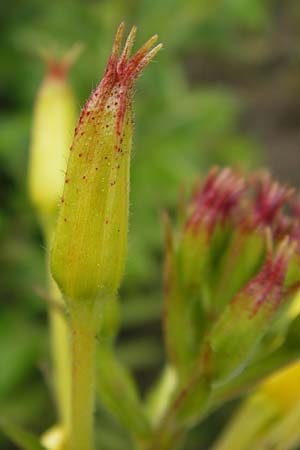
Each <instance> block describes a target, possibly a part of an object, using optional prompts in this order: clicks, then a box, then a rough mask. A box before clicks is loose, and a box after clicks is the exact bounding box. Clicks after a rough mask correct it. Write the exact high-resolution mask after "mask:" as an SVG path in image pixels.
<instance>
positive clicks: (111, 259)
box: [52, 23, 161, 300]
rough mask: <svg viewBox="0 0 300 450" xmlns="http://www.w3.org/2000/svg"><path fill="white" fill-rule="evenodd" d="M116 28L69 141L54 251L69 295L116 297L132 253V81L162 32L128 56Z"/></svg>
mask: <svg viewBox="0 0 300 450" xmlns="http://www.w3.org/2000/svg"><path fill="white" fill-rule="evenodd" d="M123 31H124V24H123V23H122V24H121V25H120V26H119V28H118V31H117V34H116V38H115V41H114V44H113V49H112V53H111V56H110V58H109V61H108V64H107V68H106V71H105V74H104V77H103V79H102V81H101V83H100V84H99V85H98V86H97V88H96V89H95V91H94V92H93V93H92V95H91V97H90V98H89V100H88V101H87V103H86V105H85V106H84V108H83V111H82V113H81V116H80V119H79V124H78V126H77V128H76V129H75V136H74V140H73V144H72V146H71V153H70V157H69V161H68V167H67V172H66V178H65V189H64V194H63V198H62V205H61V209H60V215H59V219H58V224H57V230H56V236H55V241H54V247H53V251H52V272H53V276H54V278H55V280H56V281H57V283H58V285H59V286H60V288H61V290H62V291H63V293H64V294H65V296H66V298H69V299H81V300H82V299H90V300H94V299H96V298H101V297H111V296H113V295H115V293H116V291H117V289H118V288H119V285H120V282H121V278H122V275H123V269H124V264H125V258H126V248H127V229H128V206H129V200H128V197H129V168H130V153H131V142H132V132H133V112H132V90H133V85H134V81H135V80H136V78H137V77H138V75H139V74H140V72H141V71H142V69H143V68H144V67H145V66H146V65H147V64H148V62H149V61H151V59H152V58H153V57H154V55H155V54H156V53H157V52H158V51H159V49H160V48H161V45H157V46H156V47H154V48H153V49H152V50H150V48H151V46H152V45H153V44H154V42H155V41H156V40H157V36H153V37H152V38H151V39H149V41H148V42H146V44H144V45H143V46H142V48H141V49H140V50H139V51H138V52H137V53H136V54H135V55H134V56H133V57H131V58H130V50H131V47H132V45H133V41H134V36H135V32H136V28H135V27H133V29H132V30H131V32H130V34H129V36H128V38H127V41H126V43H125V47H124V49H123V52H122V54H121V56H119V50H120V45H121V40H122V35H123Z"/></svg>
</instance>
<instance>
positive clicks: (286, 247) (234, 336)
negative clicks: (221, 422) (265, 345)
mask: <svg viewBox="0 0 300 450" xmlns="http://www.w3.org/2000/svg"><path fill="white" fill-rule="evenodd" d="M294 251H295V244H294V243H291V242H290V240H289V239H288V238H286V239H284V241H282V242H281V244H280V245H279V248H278V250H277V252H276V253H275V255H274V256H273V255H272V253H271V249H269V250H268V253H267V257H266V260H265V263H264V265H263V267H262V269H261V271H260V272H259V274H258V275H256V276H255V277H254V278H253V279H252V280H250V281H249V282H248V284H246V286H245V287H244V288H243V289H241V291H240V292H239V293H238V294H237V295H236V296H235V297H234V298H233V300H232V301H231V302H230V303H229V304H228V306H227V307H226V308H225V310H224V312H223V313H222V315H221V316H220V318H219V319H218V321H217V322H216V324H215V325H214V327H213V329H212V331H211V333H210V336H209V338H208V342H209V346H210V348H211V351H212V355H213V361H214V363H213V367H214V368H213V372H214V375H213V378H214V383H215V384H220V383H221V384H223V383H224V382H227V381H228V380H229V379H231V378H232V377H235V376H237V374H238V373H239V372H240V371H241V370H242V369H243V368H244V367H245V366H246V365H247V364H248V363H249V359H250V357H251V356H252V354H253V352H254V351H257V350H258V346H259V343H260V341H261V339H262V338H263V336H264V335H265V333H266V331H267V330H268V329H269V328H270V326H271V323H272V321H273V319H274V317H275V315H276V313H277V312H278V310H279V308H280V306H281V304H282V303H283V300H284V281H285V277H286V274H287V269H288V264H289V262H290V260H291V258H292V256H293V254H294Z"/></svg>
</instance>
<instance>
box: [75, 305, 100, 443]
mask: <svg viewBox="0 0 300 450" xmlns="http://www.w3.org/2000/svg"><path fill="white" fill-rule="evenodd" d="M71 340H72V343H71V349H72V391H71V395H72V399H71V430H70V431H71V435H70V443H71V445H70V450H93V448H94V442H93V441H94V438H93V412H94V411H93V410H94V378H95V362H96V355H95V353H96V325H95V321H94V318H93V314H92V311H91V310H90V309H89V308H88V306H86V305H84V304H81V305H79V306H78V305H76V306H75V307H74V308H73V309H71Z"/></svg>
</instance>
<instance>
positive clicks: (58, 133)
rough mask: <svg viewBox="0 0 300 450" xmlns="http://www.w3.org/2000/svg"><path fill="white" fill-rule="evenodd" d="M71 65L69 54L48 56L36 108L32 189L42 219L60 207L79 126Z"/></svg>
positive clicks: (31, 164)
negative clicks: (70, 80)
mask: <svg viewBox="0 0 300 450" xmlns="http://www.w3.org/2000/svg"><path fill="white" fill-rule="evenodd" d="M68 66H69V60H68V58H66V59H64V60H63V61H62V62H57V61H55V60H52V59H49V60H48V73H47V75H46V77H45V79H44V81H43V83H42V85H41V87H40V89H39V92H38V96H37V99H36V103H35V108H34V117H33V128H32V140H31V151H30V162H29V191H30V197H31V200H32V202H33V204H34V205H35V207H36V208H37V210H38V213H39V214H40V216H41V218H42V219H45V216H46V217H48V216H49V215H52V214H53V213H55V212H56V210H57V206H58V203H59V197H60V196H61V194H62V189H63V180H64V172H65V169H66V161H67V156H68V149H69V146H70V143H71V138H72V130H73V129H74V126H75V120H76V104H75V99H74V95H73V92H72V90H71V89H70V86H69V83H68V80H67V76H66V72H67V69H68Z"/></svg>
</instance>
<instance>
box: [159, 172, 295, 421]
mask: <svg viewBox="0 0 300 450" xmlns="http://www.w3.org/2000/svg"><path fill="white" fill-rule="evenodd" d="M298 204H299V202H298V199H297V195H296V194H295V193H294V192H293V191H292V190H291V189H289V188H287V187H285V186H281V185H280V184H279V183H277V182H276V181H274V180H273V179H272V178H271V176H270V175H269V173H267V172H263V171H260V172H257V173H254V174H253V175H250V176H244V175H243V174H241V173H239V172H237V171H234V170H231V169H229V168H225V169H218V168H214V169H212V170H211V172H210V173H209V174H208V176H207V178H206V180H204V182H203V184H202V185H199V184H198V185H197V186H196V187H195V189H194V192H193V194H192V198H191V200H190V202H189V203H188V205H187V208H186V211H185V216H184V218H183V223H181V224H180V225H179V226H178V229H177V230H176V233H172V231H171V226H170V223H169V220H168V219H166V242H167V244H166V265H165V315H164V332H165V340H166V347H167V353H168V358H169V361H170V364H171V365H172V366H173V367H174V368H175V370H176V373H177V377H178V386H177V392H179V393H178V395H179V397H178V398H177V400H175V404H177V405H179V404H181V415H182V416H184V417H185V418H186V420H187V421H194V420H195V419H196V416H197V411H198V410H199V403H201V401H202V402H203V401H204V400H203V399H204V398H205V402H206V403H208V404H210V407H213V405H214V404H216V403H218V401H220V399H225V398H231V397H232V396H233V395H234V394H235V393H236V392H237V391H239V392H240V390H241V389H244V388H248V387H249V386H250V385H251V384H253V383H254V382H257V381H258V379H259V378H260V377H262V375H265V374H267V373H268V368H267V362H266V361H267V359H268V358H270V355H274V354H276V352H279V351H280V348H281V346H282V345H283V344H284V341H285V336H286V335H287V334H288V330H289V325H290V323H291V321H292V320H293V318H292V315H291V314H289V305H290V304H291V302H292V301H293V300H294V298H295V294H296V292H297V290H298V288H299V282H300V272H299V257H300V241H299V235H300V234H299V219H300V214H299V207H298ZM173 236H174V237H173ZM175 236H176V238H175ZM269 370H272V369H271V368H270V369H269ZM182 392H184V393H185V395H182ZM180 393H181V394H180ZM180 395H181V399H184V400H182V401H179V398H180ZM195 398H198V403H197V402H195V401H193V399H195ZM176 402H177V403H176ZM173 407H174V405H173ZM178 409H180V408H179V406H178Z"/></svg>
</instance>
